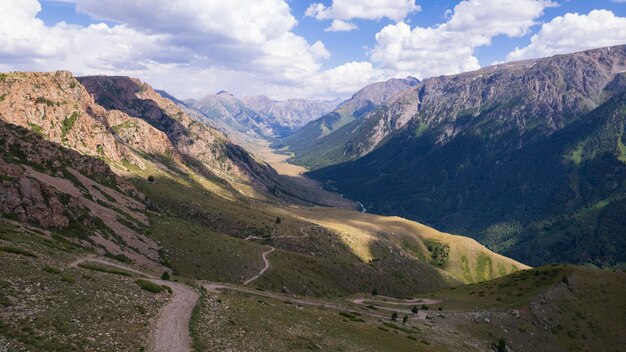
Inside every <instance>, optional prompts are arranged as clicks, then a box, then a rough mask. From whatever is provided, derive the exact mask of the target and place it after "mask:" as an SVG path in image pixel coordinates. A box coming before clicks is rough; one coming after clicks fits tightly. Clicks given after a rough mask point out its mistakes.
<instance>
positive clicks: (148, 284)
mask: <svg viewBox="0 0 626 352" xmlns="http://www.w3.org/2000/svg"><path fill="white" fill-rule="evenodd" d="M135 283H136V284H137V285H139V287H141V288H142V289H144V290H146V291H148V292H152V293H161V292H163V291H166V290H167V291H168V292H171V290H172V289H171V288H170V287H169V286H165V285H159V284H155V283H154V282H152V281H148V280H144V279H138V280H135Z"/></svg>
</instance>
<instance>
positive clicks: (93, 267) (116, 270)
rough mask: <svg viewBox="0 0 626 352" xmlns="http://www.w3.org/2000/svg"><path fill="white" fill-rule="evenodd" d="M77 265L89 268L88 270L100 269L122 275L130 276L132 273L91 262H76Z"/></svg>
mask: <svg viewBox="0 0 626 352" xmlns="http://www.w3.org/2000/svg"><path fill="white" fill-rule="evenodd" d="M78 266H80V267H81V268H85V269H89V270H95V271H101V272H103V273H109V274H116V275H122V276H132V274H131V273H129V272H128V271H124V270H121V269H115V268H107V267H104V266H100V265H97V264H92V263H80V264H78Z"/></svg>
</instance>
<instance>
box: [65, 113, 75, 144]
mask: <svg viewBox="0 0 626 352" xmlns="http://www.w3.org/2000/svg"><path fill="white" fill-rule="evenodd" d="M77 118H78V111H74V112H73V113H72V114H71V115H70V116H68V117H66V118H65V119H64V120H63V122H62V125H61V139H62V140H63V141H66V140H67V134H68V133H69V132H70V130H71V129H72V127H74V123H76V119H77Z"/></svg>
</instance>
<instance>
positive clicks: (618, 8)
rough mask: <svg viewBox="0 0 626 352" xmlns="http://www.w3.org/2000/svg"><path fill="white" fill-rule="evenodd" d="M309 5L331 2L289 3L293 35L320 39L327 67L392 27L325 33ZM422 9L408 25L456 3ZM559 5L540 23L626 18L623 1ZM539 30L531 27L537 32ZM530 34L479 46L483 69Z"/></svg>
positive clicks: (355, 56) (574, 0)
mask: <svg viewBox="0 0 626 352" xmlns="http://www.w3.org/2000/svg"><path fill="white" fill-rule="evenodd" d="M312 2H322V3H325V4H327V5H330V4H331V3H332V1H331V0H323V1H295V0H294V1H290V5H291V8H292V13H293V15H294V16H295V17H296V18H297V19H298V21H299V23H298V26H297V27H296V28H295V29H294V32H295V33H297V34H300V35H302V36H304V37H305V38H308V39H309V40H311V41H316V40H322V41H323V42H324V44H325V45H326V48H327V49H328V50H329V51H330V52H331V53H332V54H333V55H332V56H331V59H330V60H329V62H328V63H327V65H328V67H332V66H334V65H340V64H342V63H343V62H347V61H353V60H357V61H359V60H366V59H367V55H366V51H365V50H363V47H369V48H371V47H373V46H374V44H375V40H374V36H375V35H376V33H377V32H378V31H379V30H380V29H381V28H382V27H384V26H385V25H388V24H393V21H391V20H389V19H381V20H376V21H368V20H356V21H355V22H356V23H357V24H358V26H359V30H357V31H352V32H324V28H326V27H327V26H328V24H329V22H330V21H329V20H326V21H318V20H316V19H314V18H312V17H305V16H304V13H305V11H306V9H307V8H308V6H309V5H310V4H311V3H312ZM416 3H417V4H419V5H420V6H421V7H422V11H421V12H417V13H414V14H411V15H409V16H408V17H407V20H406V21H407V22H409V23H410V24H412V25H419V26H422V27H429V26H435V25H437V24H439V23H442V22H445V17H444V14H445V12H446V10H451V9H453V8H454V6H455V5H457V4H458V3H459V1H455V0H431V1H419V0H418V1H416ZM558 3H559V6H558V7H555V8H548V9H546V11H545V14H544V15H543V16H541V17H539V18H538V21H539V22H546V21H549V20H550V19H552V18H554V17H556V16H562V15H563V14H566V13H568V12H578V13H588V12H590V11H591V10H594V9H608V10H611V11H612V12H613V13H615V14H616V15H619V16H620V17H626V1H624V3H617V2H613V1H612V0H570V1H558ZM537 27H539V24H538V25H537V26H534V27H533V28H532V29H533V30H536V29H537ZM532 33H533V32H532V31H531V32H529V33H528V34H527V35H525V36H522V37H518V38H509V37H506V36H504V35H500V36H497V37H496V38H494V42H493V44H492V45H490V46H485V47H481V48H479V49H477V50H476V56H477V57H478V60H479V62H480V64H481V65H482V66H486V65H490V64H491V63H493V62H495V61H503V60H504V59H505V56H506V55H507V54H508V53H509V52H510V51H512V50H513V49H515V47H522V46H524V45H526V44H528V42H529V40H530V37H531V35H532Z"/></svg>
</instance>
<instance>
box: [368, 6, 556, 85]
mask: <svg viewBox="0 0 626 352" xmlns="http://www.w3.org/2000/svg"><path fill="white" fill-rule="evenodd" d="M552 6H556V4H555V3H554V2H552V1H547V0H465V1H461V2H460V3H459V4H457V5H456V7H455V8H454V10H452V11H451V12H448V13H447V15H446V18H447V21H446V22H444V23H442V24H439V25H437V26H433V27H419V26H417V27H415V28H413V29H411V27H410V26H409V25H408V24H406V23H404V22H399V23H396V24H392V25H388V26H385V27H384V28H383V29H382V30H381V31H380V32H378V33H377V34H376V46H375V47H374V49H373V50H372V54H371V60H372V61H374V62H376V63H378V64H379V65H380V66H381V67H382V68H383V69H386V70H391V71H395V72H396V73H397V75H398V76H404V75H414V76H417V77H420V78H424V77H430V76H435V75H441V74H453V73H458V72H463V71H468V70H474V69H478V68H480V65H479V62H478V59H477V58H476V57H475V56H474V50H475V49H476V48H478V47H480V46H485V45H489V44H491V40H492V38H493V37H495V36H497V35H506V36H509V37H517V36H523V35H525V34H526V33H528V31H529V29H530V27H532V26H533V25H535V24H536V19H537V18H538V17H540V16H541V15H542V14H543V11H544V9H545V8H547V7H552Z"/></svg>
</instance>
